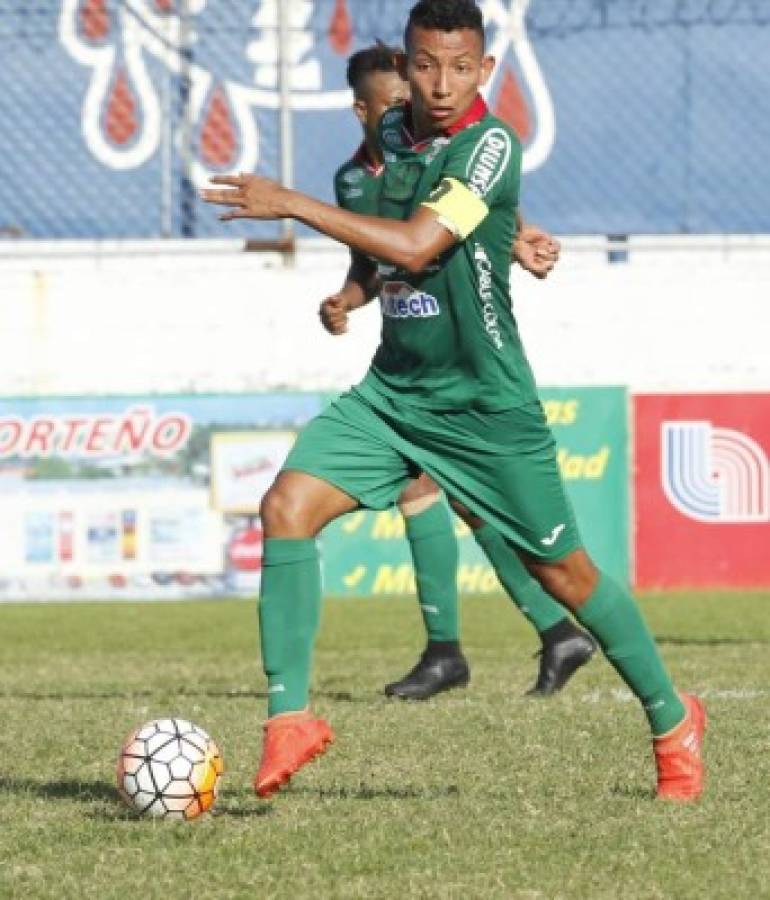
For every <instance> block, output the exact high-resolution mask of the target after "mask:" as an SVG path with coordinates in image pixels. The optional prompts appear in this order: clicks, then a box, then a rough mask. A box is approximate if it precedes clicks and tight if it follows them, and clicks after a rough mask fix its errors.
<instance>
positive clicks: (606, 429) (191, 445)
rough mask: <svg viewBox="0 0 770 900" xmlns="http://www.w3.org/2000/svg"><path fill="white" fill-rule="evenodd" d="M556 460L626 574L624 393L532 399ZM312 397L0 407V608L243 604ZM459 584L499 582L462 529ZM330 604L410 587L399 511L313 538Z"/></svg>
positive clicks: (583, 519)
mask: <svg viewBox="0 0 770 900" xmlns="http://www.w3.org/2000/svg"><path fill="white" fill-rule="evenodd" d="M542 396H543V403H544V407H545V410H546V415H547V418H548V421H549V422H550V424H551V426H552V427H553V430H554V434H555V436H556V440H557V443H558V460H559V465H560V467H561V471H562V474H563V476H564V479H565V482H566V484H567V489H568V491H569V494H570V497H571V498H572V501H573V503H574V505H575V508H576V511H577V514H578V518H579V520H580V523H581V528H582V532H583V537H584V540H585V543H586V545H587V546H588V548H589V550H590V551H591V553H592V554H593V555H594V556H595V558H596V559H597V561H598V562H599V563H600V564H601V565H602V566H603V567H604V568H606V569H607V570H608V571H610V572H611V573H612V574H613V575H614V576H615V577H616V578H619V579H622V580H625V579H626V578H627V571H628V553H627V545H628V540H627V520H628V501H627V496H626V494H627V490H626V485H627V480H628V469H627V462H626V455H627V433H626V394H625V391H624V390H623V389H621V388H580V389H550V390H544V391H543V392H542ZM327 402H328V397H326V396H324V395H321V394H238V395H235V394H220V395H207V396H147V397H93V398H39V399H34V400H33V399H25V400H22V399H19V400H4V401H0V572H1V573H2V575H1V576H0V599H45V598H62V599H68V598H103V597H104V598H115V597H126V598H127V597H146V598H155V597H158V598H164V597H165V598H176V597H185V596H212V595H215V596H216V595H223V596H224V595H231V594H236V595H243V594H253V593H255V592H256V590H257V589H258V586H259V579H260V574H261V568H262V549H263V534H262V529H261V525H260V522H259V518H258V516H259V504H260V500H261V499H262V495H263V494H264V492H265V491H266V490H267V488H268V487H269V486H270V484H271V483H272V481H273V479H274V478H275V476H276V474H277V472H278V471H279V469H280V466H281V464H282V462H283V460H284V458H285V456H286V454H287V453H288V451H289V449H290V447H291V445H292V443H293V441H294V438H295V435H296V432H297V430H298V429H299V428H301V427H302V425H303V424H304V423H305V422H307V421H308V420H309V419H310V418H312V417H313V416H314V415H315V414H316V413H318V412H319V411H320V410H321V409H322V408H323V406H324V405H325V404H326V403H327ZM455 528H456V534H457V537H458V542H459V547H460V565H459V568H458V573H457V579H458V586H459V588H460V591H461V592H462V593H474V594H477V593H491V592H496V591H498V590H499V585H498V583H497V580H496V578H495V576H494V573H493V572H492V570H491V568H490V566H489V563H488V562H487V560H486V558H485V557H484V556H483V554H482V553H481V552H480V551H479V549H478V548H477V546H476V544H475V542H474V541H473V538H472V535H471V534H470V532H469V530H468V529H467V527H466V526H465V525H463V524H462V523H461V522H459V521H457V522H456V524H455ZM320 544H321V550H322V559H323V575H324V586H325V587H324V589H325V591H326V593H327V594H337V595H343V596H363V597H366V596H373V595H385V594H398V593H409V592H412V591H413V590H414V573H413V571H412V567H411V560H410V555H409V547H408V545H407V542H406V540H405V539H404V523H403V520H402V518H401V516H400V514H399V513H398V511H397V510H395V509H393V510H385V511H382V512H367V511H361V512H356V513H353V514H351V515H349V516H347V517H345V518H343V519H340V520H339V521H337V522H335V523H332V525H330V526H329V527H328V528H327V529H325V531H324V532H323V533H322V534H321V536H320Z"/></svg>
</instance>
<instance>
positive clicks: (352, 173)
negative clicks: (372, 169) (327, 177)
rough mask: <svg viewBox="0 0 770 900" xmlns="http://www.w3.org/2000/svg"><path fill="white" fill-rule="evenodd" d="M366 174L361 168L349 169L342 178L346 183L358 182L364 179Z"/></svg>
mask: <svg viewBox="0 0 770 900" xmlns="http://www.w3.org/2000/svg"><path fill="white" fill-rule="evenodd" d="M365 174H366V173H365V172H364V170H363V169H361V168H355V169H348V171H347V172H345V174H344V175H343V176H342V180H343V181H344V182H345V184H358V182H359V181H362V180H363V177H364V175H365Z"/></svg>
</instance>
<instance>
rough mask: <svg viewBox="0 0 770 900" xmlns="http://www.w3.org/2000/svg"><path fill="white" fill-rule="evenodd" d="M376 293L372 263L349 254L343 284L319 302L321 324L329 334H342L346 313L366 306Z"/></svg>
mask: <svg viewBox="0 0 770 900" xmlns="http://www.w3.org/2000/svg"><path fill="white" fill-rule="evenodd" d="M378 291H379V279H378V277H377V269H376V267H375V265H374V263H372V261H371V260H369V259H367V258H366V257H364V256H361V255H360V254H358V253H351V260H350V268H349V269H348V274H347V277H346V278H345V284H344V285H343V286H342V288H341V289H340V290H339V291H338V292H337V293H336V294H332V296H331V297H327V298H326V299H325V300H323V301H322V302H321V306H320V307H319V310H318V315H319V316H320V318H321V324H322V325H323V327H324V328H325V329H326V330H327V331H328V332H329V334H335V335H336V334H344V333H345V332H346V331H347V330H348V313H349V312H351V311H352V310H354V309H358V308H359V307H361V306H364V305H365V304H367V303H368V302H369V301H370V300H371V299H372V298H373V297H375V296H376V295H377V293H378Z"/></svg>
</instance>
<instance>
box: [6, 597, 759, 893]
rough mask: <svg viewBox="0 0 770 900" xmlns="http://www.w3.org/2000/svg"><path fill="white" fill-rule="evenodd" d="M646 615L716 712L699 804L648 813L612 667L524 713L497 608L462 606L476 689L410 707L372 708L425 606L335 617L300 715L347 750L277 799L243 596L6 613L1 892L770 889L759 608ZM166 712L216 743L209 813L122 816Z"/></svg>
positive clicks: (635, 733)
mask: <svg viewBox="0 0 770 900" xmlns="http://www.w3.org/2000/svg"><path fill="white" fill-rule="evenodd" d="M643 604H644V607H645V610H646V612H647V614H648V616H649V619H650V622H651V624H652V626H653V628H654V630H655V632H656V634H657V635H658V636H659V638H660V642H661V647H662V650H663V653H664V654H665V656H666V658H667V660H668V661H669V663H670V665H671V668H672V670H673V672H674V673H675V675H676V678H677V681H678V683H679V684H680V685H681V686H683V687H684V686H686V687H687V688H689V689H694V690H696V691H698V692H700V693H701V694H702V696H704V697H705V698H706V701H707V703H708V709H709V714H710V717H711V727H710V730H709V733H708V735H707V742H706V749H707V756H708V761H709V765H710V781H709V785H708V789H707V794H706V796H705V798H704V799H703V801H702V802H701V803H699V804H697V805H694V806H691V807H678V806H673V805H668V804H662V803H657V802H654V801H653V800H652V786H653V771H652V762H651V757H650V753H649V748H648V737H647V732H646V727H645V724H644V721H643V718H642V715H641V713H640V711H639V709H638V707H637V706H636V704H635V703H632V702H630V699H629V696H628V695H627V694H626V692H625V691H623V690H621V689H620V687H619V682H618V680H617V678H616V677H615V675H614V673H613V672H612V670H611V669H610V668H609V667H608V666H607V665H606V664H605V663H604V662H603V661H595V662H592V663H591V665H590V666H588V667H587V668H586V669H585V670H584V671H582V672H580V673H579V674H578V675H577V677H576V678H575V680H574V682H573V683H572V684H571V685H570V686H569V687H568V688H567V690H566V691H565V692H564V693H563V694H562V695H561V696H559V697H558V698H556V699H553V700H551V701H545V702H543V701H532V700H526V699H524V698H522V692H523V690H524V689H525V688H526V687H527V686H528V685H529V683H530V682H531V680H532V678H533V676H534V673H535V669H536V661H535V660H534V659H532V658H531V654H532V652H533V651H534V650H535V649H536V640H535V638H534V637H533V635H532V634H531V633H530V632H529V631H528V630H527V626H526V625H525V624H524V622H523V620H522V619H521V618H520V617H518V616H517V615H516V614H515V613H514V612H513V611H512V610H511V609H510V608H508V606H507V602H506V601H504V600H503V599H473V598H472V599H469V600H466V601H465V602H464V604H463V627H464V634H465V639H464V643H465V648H466V652H467V654H468V656H469V659H470V662H471V665H472V669H473V678H472V681H471V685H470V686H469V688H468V689H467V690H464V691H455V692H453V693H449V694H445V695H443V696H441V697H439V698H436V699H434V700H432V701H430V702H428V703H424V704H403V703H397V702H391V701H387V700H386V699H385V698H384V697H383V696H382V695H381V693H380V690H381V686H382V685H383V683H384V682H385V681H387V680H389V679H390V678H392V677H394V676H398V675H401V674H403V672H404V671H405V669H406V668H408V667H409V666H410V665H411V664H412V663H413V662H414V659H415V658H416V654H417V652H418V650H419V649H420V647H421V643H422V639H421V634H420V628H419V627H418V616H417V611H416V604H415V603H414V601H413V600H409V599H395V600H391V601H380V600H378V601H360V602H352V601H328V602H327V603H326V606H325V610H324V619H323V627H322V633H321V638H320V641H319V648H318V653H317V657H316V680H315V696H314V705H315V708H316V709H317V710H318V711H319V712H320V713H321V714H323V715H324V716H326V717H328V719H329V720H330V722H331V723H332V724H333V726H334V728H335V730H336V732H337V743H336V744H335V745H334V747H333V748H332V749H331V750H330V752H329V753H328V754H327V755H326V756H325V757H323V758H322V759H321V760H320V761H319V762H317V763H316V764H314V765H313V766H310V767H308V769H306V770H305V771H303V772H302V774H301V775H299V776H297V777H296V779H295V782H294V784H293V785H292V787H291V788H290V789H289V790H287V791H286V792H284V793H282V794H281V795H279V796H278V797H277V798H275V799H273V800H271V801H269V802H264V801H258V800H257V799H256V798H255V797H254V796H253V794H252V792H251V785H250V783H251V778H252V776H253V773H254V770H255V767H256V764H257V761H258V751H259V745H260V721H261V717H262V716H263V710H264V681H263V679H262V675H261V673H260V671H259V666H258V661H257V658H256V652H255V649H256V633H255V624H254V620H255V616H254V611H253V606H252V604H251V603H246V602H221V601H218V602H194V603H170V604H144V605H142V604H83V605H73V606H57V605H29V606H23V605H8V606H0V641H1V643H0V648H1V649H0V653H1V654H2V655H1V656H0V713H1V718H0V721H1V722H2V728H1V729H0V751H1V753H0V896H2V897H24V898H27V897H54V896H55V897H94V898H96V897H98V898H112V897H114V898H129V897H130V898H154V897H163V898H176V897H191V896H210V897H216V898H220V897H222V898H225V897H257V898H262V897H287V898H288V897H313V898H327V897H330V898H338V897H339V898H344V897H351V898H352V897H356V898H357V897H364V898H370V897H378V898H399V897H400V898H411V897H420V898H422V897H426V898H427V897H441V898H487V897H495V898H496V897H500V898H504V897H521V898H540V897H543V898H557V897H563V898H578V897H586V898H620V897H623V898H637V897H639V898H653V897H655V898H657V897H671V898H686V897H699V898H719V897H724V898H736V897H752V898H757V897H770V594H767V593H764V594H760V593H755V594H738V593H736V594H686V595H676V596H649V597H646V598H644V600H643ZM160 715H180V716H186V717H189V718H191V719H193V721H195V722H197V723H198V724H200V725H202V726H203V727H204V728H206V729H207V730H208V731H209V732H210V733H211V734H212V736H214V738H215V739H216V740H217V741H218V742H219V744H220V746H221V747H222V750H223V753H224V757H225V764H226V769H227V773H226V778H225V780H224V783H223V790H222V794H221V797H220V801H219V803H218V805H217V810H216V814H215V815H213V816H209V817H207V818H204V819H203V820H199V821H198V822H195V823H191V824H184V823H182V824H179V823H164V822H154V821H150V820H147V821H145V820H137V819H134V818H133V817H132V816H131V815H130V813H129V812H128V811H127V810H124V808H123V807H122V806H121V805H120V803H119V801H118V799H117V795H116V792H115V789H114V774H113V773H114V757H115V754H116V751H117V748H118V744H119V743H120V741H121V739H122V737H123V735H124V734H125V733H126V732H128V731H129V730H130V729H131V728H133V727H134V726H135V725H137V724H139V723H141V722H142V721H144V720H146V719H149V718H154V717H157V716H160Z"/></svg>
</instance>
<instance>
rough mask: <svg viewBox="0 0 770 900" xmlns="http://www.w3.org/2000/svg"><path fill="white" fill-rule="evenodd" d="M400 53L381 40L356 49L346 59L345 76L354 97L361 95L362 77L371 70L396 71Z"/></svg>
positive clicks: (370, 72)
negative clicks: (361, 48) (369, 45)
mask: <svg viewBox="0 0 770 900" xmlns="http://www.w3.org/2000/svg"><path fill="white" fill-rule="evenodd" d="M400 53H402V51H400V50H396V49H395V48H394V47H388V45H387V44H383V43H382V42H381V41H377V43H376V44H372V46H371V47H364V48H363V50H358V51H357V52H356V53H354V54H353V55H352V56H351V57H350V59H349V60H348V68H347V72H346V77H347V79H348V84H349V85H350V87H351V88H352V89H353V94H354V95H355V97H356V99H358V98H359V97H360V96H361V93H362V86H363V83H364V79H365V78H366V76H367V75H371V74H372V73H373V72H398V57H399V55H400Z"/></svg>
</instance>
